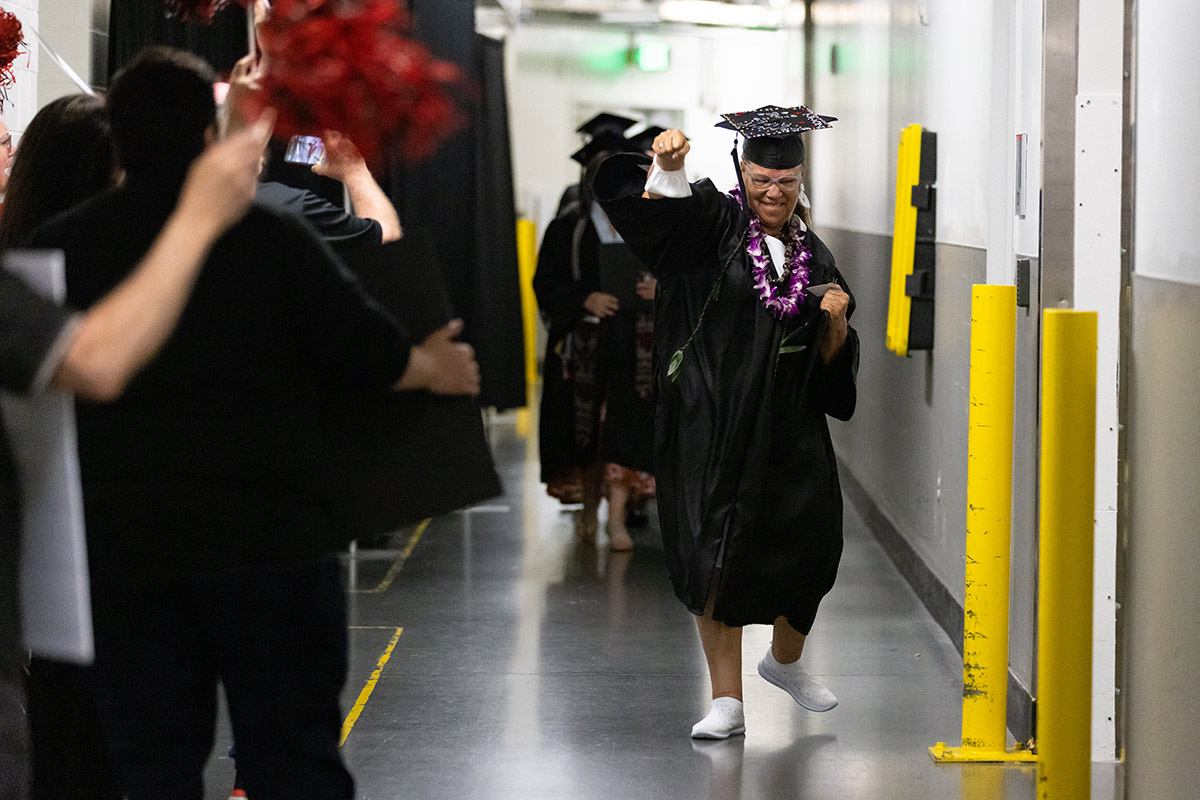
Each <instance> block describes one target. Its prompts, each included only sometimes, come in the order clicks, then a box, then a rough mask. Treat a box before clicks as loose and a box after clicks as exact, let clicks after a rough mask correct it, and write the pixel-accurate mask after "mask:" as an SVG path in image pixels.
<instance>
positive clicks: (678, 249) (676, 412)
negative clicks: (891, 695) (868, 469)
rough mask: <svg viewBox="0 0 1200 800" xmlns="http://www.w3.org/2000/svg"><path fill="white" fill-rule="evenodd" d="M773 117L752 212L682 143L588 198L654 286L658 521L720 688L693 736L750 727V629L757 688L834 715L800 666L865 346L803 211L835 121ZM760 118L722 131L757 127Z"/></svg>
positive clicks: (607, 174) (618, 171)
mask: <svg viewBox="0 0 1200 800" xmlns="http://www.w3.org/2000/svg"><path fill="white" fill-rule="evenodd" d="M770 109H776V107H768V109H760V110H759V112H764V111H769V110H770ZM776 111H778V112H787V113H784V114H782V115H781V114H778V113H775V114H774V115H773V116H772V114H771V113H768V114H767V116H768V117H771V119H770V120H769V122H770V123H771V124H765V125H759V126H757V127H756V126H748V125H743V127H740V128H738V130H739V132H740V133H742V134H743V135H746V136H748V137H754V138H748V139H747V143H746V147H745V151H744V153H743V156H742V159H741V161H740V163H739V170H740V175H739V183H742V182H744V184H745V186H746V189H747V190H748V197H747V199H746V201H745V202H742V201H741V200H740V199H738V195H737V193H735V194H734V195H730V194H725V193H722V192H720V191H718V190H717V189H716V188H715V187H714V186H713V185H712V183H711V182H710V181H708V180H704V181H701V182H699V183H696V184H691V185H689V184H688V183H687V179H686V177H684V173H683V169H682V168H683V161H684V156H685V155H686V153H687V151H688V149H689V145H688V142H687V140H686V138H685V137H684V136H683V134H682V133H680V132H679V131H677V130H671V131H666V132H664V133H662V134H660V135H659V137H658V138H657V139H656V140H655V142H654V152H655V154H656V157H655V161H654V165H653V168H652V169H651V172H650V176H649V178H647V173H646V166H647V162H648V159H647V158H645V157H642V156H636V155H627V154H622V155H617V156H613V157H611V158H609V159H608V160H606V161H605V162H604V164H603V165H602V166H601V168H600V170H599V173H598V175H597V179H596V184H595V192H596V195H597V197H598V199H599V200H600V202H601V205H602V207H603V208H604V210H605V212H606V213H607V214H608V216H609V218H610V219H611V220H612V222H613V224H614V226H615V227H616V228H617V230H618V231H619V232H620V233H621V235H622V236H623V237H624V238H625V241H626V242H627V243H628V244H629V246H630V247H632V248H633V249H634V251H635V252H636V253H637V254H638V255H639V257H641V258H642V259H643V260H644V262H645V263H646V264H647V265H648V266H649V267H651V268H652V269H653V271H654V273H655V275H656V277H657V278H658V295H657V300H656V310H657V313H656V318H655V339H656V343H655V347H656V359H657V370H656V374H655V381H656V389H657V394H658V405H657V412H656V418H655V425H656V432H655V438H656V442H655V474H656V478H657V484H658V507H659V515H660V521H661V527H662V535H663V541H664V545H665V548H666V552H667V557H668V562H669V569H670V575H671V580H672V582H673V584H674V588H675V592H676V594H677V595H678V597H679V598H680V600H682V601H683V602H684V603H685V604H686V605H687V607H688V609H689V610H690V611H691V612H692V613H693V614H696V615H697V626H698V628H699V633H700V638H701V643H702V645H703V647H704V651H705V656H706V659H707V661H708V666H709V670H710V673H711V678H712V689H713V704H712V706H711V709H710V711H709V714H708V715H707V716H706V717H705V718H704V719H702V720H701V721H700V722H698V723H696V725H695V727H694V728H693V730H692V736H693V737H696V738H726V737H728V736H730V735H736V734H740V733H743V732H744V731H745V722H744V713H743V709H742V703H741V699H742V681H741V628H742V626H744V625H748V624H758V623H761V624H769V625H773V626H774V636H773V642H772V646H771V648H770V649H769V650H768V652H767V653H766V655H765V656H764V657H763V659H762V661H761V662H760V664H759V673H760V674H761V675H762V676H763V677H764V678H766V679H767V680H768V681H770V682H771V683H773V684H775V685H777V686H779V687H780V688H783V689H784V690H785V691H787V692H788V693H789V694H790V695H791V696H792V697H793V699H795V700H796V702H798V703H799V704H800V705H802V706H804V707H806V708H808V709H810V710H813V711H827V710H829V709H831V708H833V706H834V705H836V703H837V699H836V697H834V695H833V694H832V693H831V692H830V691H829V690H828V689H827V688H825V687H824V686H822V685H821V684H820V683H819V682H818V681H817V680H816V679H815V678H813V676H812V675H811V674H810V673H809V672H808V671H807V669H805V667H804V666H803V665H801V663H800V656H801V652H802V650H803V647H804V642H805V638H806V636H807V634H808V633H809V631H810V629H811V628H812V625H813V620H814V618H815V616H816V612H817V607H818V605H819V603H820V601H821V598H822V597H824V595H825V594H826V593H827V592H828V591H829V590H830V588H831V587H832V586H833V583H834V579H835V577H836V575H837V568H838V562H839V559H840V556H841V551H842V498H841V489H840V486H839V484H838V476H837V467H836V462H835V458H834V452H833V445H832V442H831V440H830V436H829V428H828V424H827V422H826V417H827V416H832V417H835V418H837V419H842V420H845V419H849V418H850V416H851V414H852V413H853V411H854V405H855V399H856V389H855V373H856V370H857V364H858V337H857V334H856V333H855V332H854V330H853V328H850V327H849V326H848V324H847V319H848V317H849V316H850V314H851V313H852V311H853V307H854V301H853V298H852V296H851V295H850V291H849V288H848V287H847V285H846V282H845V280H844V279H843V278H842V276H841V274H840V273H839V272H838V270H837V268H836V267H835V265H834V259H833V255H832V254H831V253H830V252H829V249H828V248H827V247H826V246H825V245H824V244H823V243H822V242H821V240H820V239H819V238H818V237H817V235H816V234H815V233H814V232H813V231H812V230H811V229H810V228H809V227H808V225H807V223H806V222H805V221H804V220H802V219H801V217H800V216H799V215H797V214H795V213H794V212H795V211H797V210H799V211H801V212H803V211H804V209H803V208H802V207H801V208H799V209H797V206H798V204H799V198H800V197H801V196H802V195H803V187H802V185H801V183H800V181H801V179H802V175H803V157H804V156H803V144H802V142H801V139H800V136H799V131H800V130H806V129H811V128H815V127H828V121H829V120H827V119H826V118H821V117H818V116H817V115H814V114H812V113H811V112H809V111H808V110H807V109H803V108H801V109H791V110H786V109H776ZM755 113H756V112H747V114H743V115H729V116H727V117H726V120H727V123H728V122H730V121H734V122H738V121H740V122H745V120H746V119H747V117H749V119H750V120H751V121H753V120H755V119H758V120H759V121H760V122H762V118H761V117H762V115H761V113H760V114H759V116H758V117H755V116H754V114H755ZM818 122H822V123H823V124H818ZM723 126H724V127H734V126H732V125H730V124H723ZM764 132H766V133H778V134H781V135H762V133H764ZM755 134H758V135H757V136H755ZM735 153H736V150H735ZM735 160H736V158H735ZM668 195H670V196H668ZM772 238H774V240H775V241H774V242H772V241H771V240H772ZM772 249H774V250H775V253H774V254H773V255H768V253H770V251H771V250H772ZM810 288H811V291H810ZM822 290H824V293H823V294H820V293H821V291H822ZM818 295H820V296H818Z"/></svg>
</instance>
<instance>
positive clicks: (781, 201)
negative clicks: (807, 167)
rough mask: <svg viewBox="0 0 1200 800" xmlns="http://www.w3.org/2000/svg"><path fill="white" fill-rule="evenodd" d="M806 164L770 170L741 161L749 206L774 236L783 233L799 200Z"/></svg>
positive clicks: (764, 227)
mask: <svg viewBox="0 0 1200 800" xmlns="http://www.w3.org/2000/svg"><path fill="white" fill-rule="evenodd" d="M803 177H804V165H803V164H801V165H800V166H798V167H793V168H792V169H767V168H766V167H760V166H758V165H757V164H753V163H751V162H749V161H743V162H742V181H743V182H744V183H745V184H746V194H747V205H748V206H749V208H750V212H751V213H752V214H756V215H758V218H759V219H760V220H761V221H762V226H763V230H764V231H766V232H767V233H769V234H771V235H772V236H779V235H781V234H782V233H783V227H784V226H785V225H787V222H788V220H789V219H791V218H792V213H793V212H794V211H795V210H796V203H797V201H798V200H799V199H800V181H801V180H802V179H803Z"/></svg>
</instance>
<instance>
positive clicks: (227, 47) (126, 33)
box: [108, 0, 250, 83]
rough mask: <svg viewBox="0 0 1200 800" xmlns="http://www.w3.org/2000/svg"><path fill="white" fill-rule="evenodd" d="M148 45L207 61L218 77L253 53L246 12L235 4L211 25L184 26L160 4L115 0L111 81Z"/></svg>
mask: <svg viewBox="0 0 1200 800" xmlns="http://www.w3.org/2000/svg"><path fill="white" fill-rule="evenodd" d="M148 44H165V45H169V46H170V47H176V48H179V49H180V50H187V51H188V52H189V53H195V54H196V55H198V56H201V57H202V58H204V60H205V61H207V62H208V63H209V64H211V65H212V66H213V69H215V70H216V71H217V72H219V73H222V74H224V73H228V72H229V70H231V69H233V65H234V62H236V61H237V60H238V59H239V58H241V57H242V56H244V55H246V53H248V52H250V49H249V41H248V40H247V39H246V9H244V8H242V7H241V6H240V5H237V4H236V3H234V4H232V5H230V6H229V7H227V8H223V9H221V10H220V11H218V12H217V15H216V17H214V18H213V21H212V24H211V25H202V24H200V23H196V22H181V21H180V20H179V19H178V18H177V17H174V16H169V15H168V14H167V12H166V6H165V5H164V4H163V3H162V2H160V0H112V2H111V4H110V5H109V21H108V78H109V82H110V83H111V82H112V76H113V75H114V74H115V73H116V72H117V70H119V69H120V68H121V67H123V66H125V65H126V64H128V63H129V62H130V61H132V60H133V57H134V56H135V55H137V54H138V51H139V50H141V49H142V48H143V47H145V46H146V45H148Z"/></svg>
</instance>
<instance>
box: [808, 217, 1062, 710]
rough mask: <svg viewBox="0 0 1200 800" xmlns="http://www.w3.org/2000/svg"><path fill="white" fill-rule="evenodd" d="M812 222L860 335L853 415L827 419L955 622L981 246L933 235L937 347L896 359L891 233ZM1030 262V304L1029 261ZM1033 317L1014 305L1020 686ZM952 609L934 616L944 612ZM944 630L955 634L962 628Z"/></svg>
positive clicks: (1027, 611) (1032, 541)
mask: <svg viewBox="0 0 1200 800" xmlns="http://www.w3.org/2000/svg"><path fill="white" fill-rule="evenodd" d="M818 233H819V234H820V236H821V237H822V239H824V241H825V242H826V243H827V244H828V245H829V247H830V249H831V250H832V251H833V253H834V256H835V258H836V259H837V263H838V267H839V269H841V271H842V273H843V274H844V275H845V276H846V280H847V281H848V282H849V284H850V287H851V289H852V290H853V291H854V294H855V299H856V301H857V309H856V311H855V314H854V317H853V320H852V324H853V325H854V327H855V329H856V330H857V331H858V333H859V337H860V339H861V341H862V361H861V364H860V367H859V399H858V410H857V411H856V413H855V416H854V418H853V419H852V420H851V421H850V422H849V423H844V424H843V423H833V438H834V443H835V447H836V449H837V453H838V457H839V459H840V460H841V461H842V463H843V468H844V470H845V471H846V472H848V473H849V475H848V476H847V478H848V482H849V481H853V482H854V483H857V484H858V485H859V486H861V487H862V490H863V492H865V494H866V495H867V496H868V497H869V500H870V502H871V503H873V504H874V506H875V507H876V509H877V510H878V511H879V512H880V513H881V514H882V515H883V516H884V517H886V519H887V521H888V522H889V523H890V525H891V527H893V528H894V529H895V530H896V532H897V533H898V534H899V535H900V536H901V537H902V538H903V540H904V543H905V544H906V545H907V546H908V547H909V548H911V550H912V551H913V554H914V555H915V557H916V558H917V559H919V560H920V561H921V562H923V564H924V567H925V568H927V569H928V571H929V572H931V573H932V574H933V576H934V577H935V578H936V580H937V581H938V582H940V584H941V585H942V587H944V589H945V595H946V597H947V599H948V600H949V601H951V602H955V603H957V604H958V605H959V607H960V609H959V610H958V615H957V619H958V620H959V623H958V624H959V625H961V604H962V601H963V595H964V585H963V583H964V558H965V555H964V553H965V540H966V516H967V513H966V509H967V505H966V504H967V485H966V472H967V469H966V465H967V410H968V409H967V401H968V389H969V374H970V350H969V345H970V324H971V287H972V286H973V285H974V284H976V283H983V282H984V280H985V272H986V252H985V251H984V250H982V249H977V248H970V247H961V246H955V245H945V244H939V245H938V246H937V290H936V300H935V308H936V311H935V334H934V350H933V351H932V352H930V353H924V352H917V353H914V354H912V355H911V356H910V357H908V358H900V357H899V356H896V355H895V354H893V353H891V352H890V351H888V350H887V349H886V348H885V347H884V332H885V328H886V325H887V302H888V286H889V281H890V271H891V267H890V264H891V238H890V237H887V236H880V235H876V234H867V233H858V232H853V231H846V230H839V229H820V230H819V231H818ZM1033 273H1034V274H1033V275H1032V281H1031V282H1032V284H1033V287H1034V290H1033V295H1034V296H1033V298H1032V300H1033V303H1032V305H1033V307H1034V309H1036V305H1037V291H1036V287H1037V274H1036V261H1035V262H1034V270H1033ZM1037 327H1038V314H1037V312H1036V310H1029V311H1027V310H1025V309H1018V310H1017V369H1016V376H1017V388H1016V398H1015V420H1014V428H1015V436H1014V438H1015V440H1016V441H1015V444H1014V470H1013V472H1014V475H1013V495H1014V504H1013V506H1014V507H1013V561H1012V607H1011V611H1010V620H1009V629H1010V661H1011V668H1012V673H1013V675H1014V676H1015V678H1016V679H1017V680H1018V681H1019V682H1020V683H1021V684H1022V685H1023V686H1024V687H1026V688H1030V687H1031V686H1032V676H1033V673H1034V669H1033V668H1034V630H1035V623H1036V615H1037V614H1036V605H1035V601H1034V598H1035V593H1036V587H1037V578H1036V571H1035V570H1036V563H1037V562H1036V556H1037V543H1036V524H1037V511H1036V490H1037V479H1036V471H1035V467H1036V454H1037V446H1036V445H1037V388H1038V386H1037V382H1038V375H1037V363H1038V362H1037V355H1038V330H1037ZM935 594H936V593H935ZM936 613H937V612H935V614H936ZM953 618H954V615H953V614H950V615H945V616H942V615H939V619H942V620H947V619H953ZM948 632H950V633H951V635H952V636H953V637H954V638H956V640H959V641H961V637H962V630H961V627H960V628H959V629H958V630H957V631H948ZM1010 722H1011V720H1010ZM1022 727H1023V726H1022ZM1016 730H1017V729H1016V728H1014V732H1016Z"/></svg>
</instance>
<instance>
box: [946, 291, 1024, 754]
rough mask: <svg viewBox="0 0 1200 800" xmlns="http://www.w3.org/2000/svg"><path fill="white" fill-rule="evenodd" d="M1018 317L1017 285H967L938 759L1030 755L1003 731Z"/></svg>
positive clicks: (1006, 690) (1006, 664)
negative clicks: (950, 682)
mask: <svg viewBox="0 0 1200 800" xmlns="http://www.w3.org/2000/svg"><path fill="white" fill-rule="evenodd" d="M1016 317H1017V289H1016V287H1015V286H989V285H977V286H975V287H974V289H973V290H972V293H971V373H970V408H969V409H968V432H967V542H966V556H967V563H966V596H965V598H964V601H963V617H964V625H963V714H962V747H948V746H946V744H945V743H943V742H938V743H937V745H935V746H934V747H931V748H929V750H930V753H931V754H932V755H933V758H934V760H935V761H940V762H952V761H993V762H995V761H1033V760H1034V756H1033V754H1032V753H1030V752H1029V751H1026V750H1016V751H1009V750H1008V732H1007V731H1008V725H1007V711H1008V588H1009V561H1010V559H1009V549H1010V543H1011V538H1012V534H1011V528H1012V437H1013V392H1014V387H1015V377H1014V374H1015V367H1014V363H1015V360H1016V340H1017V323H1016Z"/></svg>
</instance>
